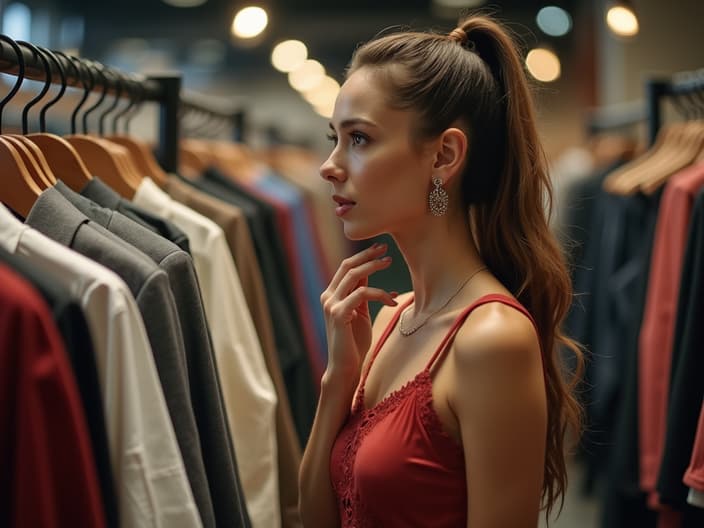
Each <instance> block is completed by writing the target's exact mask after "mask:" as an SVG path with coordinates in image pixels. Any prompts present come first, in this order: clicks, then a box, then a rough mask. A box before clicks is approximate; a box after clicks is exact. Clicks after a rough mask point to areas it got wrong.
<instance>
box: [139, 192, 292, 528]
mask: <svg viewBox="0 0 704 528" xmlns="http://www.w3.org/2000/svg"><path fill="white" fill-rule="evenodd" d="M134 202H135V203H136V204H137V205H139V206H140V207H142V208H144V209H147V210H148V211H150V212H152V213H154V214H157V215H158V216H161V217H164V218H166V219H167V220H170V221H172V222H174V223H175V224H176V225H177V226H178V227H179V228H180V229H183V230H184V232H185V233H186V234H187V236H188V238H189V240H190V243H191V251H192V254H193V262H194V264H195V268H196V273H197V274H198V281H199V284H200V286H201V293H202V295H203V303H204V306H205V313H206V316H207V317H208V322H209V323H210V329H211V332H212V337H213V347H214V350H215V354H216V358H217V359H216V360H217V365H218V375H219V379H220V384H221V387H222V390H223V396H224V400H225V409H226V412H227V415H228V419H229V425H230V431H231V433H232V437H233V443H234V447H235V455H236V457H237V462H238V466H239V470H240V476H241V478H242V486H243V491H244V495H245V499H246V503H247V511H248V513H249V516H250V519H251V521H252V525H253V526H254V527H255V528H259V527H272V528H276V527H277V526H280V524H281V513H280V507H279V496H278V468H277V445H276V424H275V411H276V404H277V400H276V392H275V390H274V386H273V383H272V381H271V377H270V376H269V373H268V372H267V370H266V365H265V364H264V358H263V353H262V350H261V345H260V344H259V340H258V338H257V335H256V331H255V329H254V324H253V322H252V318H251V316H250V314H249V310H248V309H247V303H246V301H245V298H244V294H243V292H242V286H241V284H240V280H239V276H238V275H237V267H236V266H235V263H234V262H233V260H232V255H231V254H230V250H229V249H228V247H227V243H226V242H225V235H224V233H223V231H222V229H220V227H218V226H217V225H216V224H215V223H214V222H213V221H212V220H210V219H208V218H206V217H204V216H203V215H200V214H198V213H196V212H195V211H193V210H192V209H190V208H189V207H186V206H184V205H183V204H180V203H178V202H176V201H174V200H173V199H172V198H171V197H170V196H169V195H168V194H166V193H165V192H164V191H162V190H161V189H159V188H158V187H157V186H156V184H155V183H154V182H153V181H152V180H150V179H149V178H144V179H143V180H142V182H141V184H140V186H139V187H138V189H137V192H136V193H135V195H134Z"/></svg>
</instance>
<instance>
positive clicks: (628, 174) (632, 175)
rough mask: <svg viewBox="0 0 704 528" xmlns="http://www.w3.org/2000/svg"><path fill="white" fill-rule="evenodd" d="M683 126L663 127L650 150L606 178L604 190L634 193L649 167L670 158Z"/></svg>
mask: <svg viewBox="0 0 704 528" xmlns="http://www.w3.org/2000/svg"><path fill="white" fill-rule="evenodd" d="M684 126H685V125H684V124H683V123H674V124H672V125H668V126H666V127H663V128H662V129H661V130H660V132H659V133H658V135H657V137H656V140H655V143H654V145H653V146H652V148H650V149H649V150H648V151H647V152H646V153H645V154H643V155H642V156H640V157H638V158H636V159H635V160H633V161H631V162H630V163H627V164H625V165H624V166H622V167H621V168H619V169H617V170H615V171H614V172H612V173H611V174H610V175H609V176H607V177H606V179H605V180H604V183H603V188H604V190H605V191H607V192H609V193H612V194H618V195H622V196H629V195H632V194H634V193H636V192H637V191H638V190H639V188H640V183H641V181H642V180H643V174H644V171H647V170H648V167H649V166H650V167H653V166H656V165H659V164H660V163H662V162H663V160H665V161H666V160H668V159H670V158H671V156H672V155H673V151H674V150H675V149H676V148H677V143H678V142H679V140H680V137H681V135H682V134H683V130H684Z"/></svg>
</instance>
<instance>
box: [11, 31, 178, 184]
mask: <svg viewBox="0 0 704 528" xmlns="http://www.w3.org/2000/svg"><path fill="white" fill-rule="evenodd" d="M19 48H20V51H21V53H22V60H23V61H24V77H25V78H27V79H32V80H36V81H46V77H47V74H46V69H45V67H44V65H43V64H42V62H41V61H40V59H39V57H38V56H37V55H36V54H35V53H34V52H33V51H32V50H30V49H29V48H27V47H24V46H20V47H19ZM56 59H57V60H58V61H60V62H61V65H62V67H64V70H65V71H66V86H73V87H77V88H81V89H85V87H84V82H85V81H86V79H84V78H81V77H80V76H76V75H74V74H70V73H69V72H71V71H73V72H77V71H78V69H76V68H73V67H72V66H71V65H69V63H68V62H67V60H66V59H65V58H64V57H62V56H60V55H57V56H56ZM79 60H84V59H79ZM91 62H93V63H95V61H91ZM19 63H20V58H19V56H18V55H17V52H16V51H15V50H14V49H13V48H12V46H10V45H9V44H8V43H6V42H3V41H0V72H2V73H8V74H12V75H19ZM49 65H50V66H49V67H50V72H51V83H52V84H60V83H61V77H60V74H59V70H58V67H57V66H56V65H55V64H54V63H53V61H49ZM111 70H112V71H113V72H115V73H117V74H118V75H119V74H121V73H122V72H120V71H119V70H115V69H114V68H111ZM122 76H123V77H125V78H126V77H127V75H125V74H122ZM105 77H106V78H105V79H104V82H103V81H101V82H100V83H99V84H97V83H96V85H95V86H94V87H93V88H92V90H93V91H95V90H98V89H100V90H102V89H103V88H104V87H105V85H107V93H108V94H110V93H112V94H114V93H116V90H117V84H116V81H115V80H114V79H113V80H111V79H109V78H107V77H108V76H105ZM136 82H137V83H138V84H139V92H140V98H139V99H140V102H144V101H149V102H156V103H158V105H159V140H158V143H157V159H158V160H159V162H160V164H161V166H162V168H163V169H164V170H165V171H167V172H175V171H176V170H177V168H178V138H179V129H178V126H179V120H178V108H179V96H180V91H181V75H180V74H178V73H167V74H163V75H154V76H148V77H146V78H145V79H142V80H138V81H136Z"/></svg>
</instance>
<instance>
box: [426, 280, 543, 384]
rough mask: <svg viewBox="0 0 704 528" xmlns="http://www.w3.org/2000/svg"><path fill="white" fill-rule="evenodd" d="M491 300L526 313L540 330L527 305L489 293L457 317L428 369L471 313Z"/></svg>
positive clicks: (431, 359)
mask: <svg viewBox="0 0 704 528" xmlns="http://www.w3.org/2000/svg"><path fill="white" fill-rule="evenodd" d="M490 302H500V303H502V304H506V305H508V306H512V307H513V308H515V309H516V310H518V311H519V312H521V313H522V314H524V315H525V316H526V317H527V318H528V319H530V322H531V323H533V326H534V327H535V330H536V332H537V331H538V327H537V326H536V325H535V321H534V320H533V317H532V316H531V315H530V313H528V310H526V308H525V306H523V305H522V304H521V303H519V302H518V301H517V300H516V299H514V298H512V297H509V296H508V295H503V294H501V293H490V294H488V295H484V296H482V297H480V298H479V299H477V300H476V301H474V302H473V303H472V304H470V305H469V306H468V307H467V308H465V309H464V310H462V313H460V315H459V316H458V317H457V319H455V322H454V323H453V324H452V327H451V328H450V330H449V331H448V332H447V334H445V337H444V338H443V340H442V342H441V343H440V345H439V346H438V348H437V349H436V350H435V353H434V354H433V356H432V357H431V358H430V361H428V365H427V366H426V367H425V370H426V371H430V369H432V368H433V365H434V364H435V362H436V361H437V360H438V358H440V356H441V355H442V354H444V352H445V351H446V350H447V349H448V348H449V346H448V345H449V344H450V343H451V342H452V339H453V338H454V337H455V334H456V333H457V331H458V330H459V328H460V326H462V323H464V321H465V320H466V319H467V317H469V314H471V313H472V312H473V311H474V309H475V308H479V307H480V306H482V305H483V304H487V303H490Z"/></svg>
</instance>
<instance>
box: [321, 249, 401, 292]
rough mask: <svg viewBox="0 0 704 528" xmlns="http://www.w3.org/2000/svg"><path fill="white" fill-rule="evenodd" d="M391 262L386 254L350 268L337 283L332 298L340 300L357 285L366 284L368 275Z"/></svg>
mask: <svg viewBox="0 0 704 528" xmlns="http://www.w3.org/2000/svg"><path fill="white" fill-rule="evenodd" d="M391 262H392V259H391V257H389V256H386V257H382V258H377V259H374V260H370V261H368V262H364V263H363V264H360V265H359V266H356V267H355V268H352V269H351V270H350V271H349V272H347V275H345V276H344V277H343V278H342V280H341V281H340V283H339V284H338V286H337V288H336V289H335V291H334V292H333V295H332V299H336V300H342V299H343V298H345V297H347V295H349V294H350V292H352V291H353V290H354V289H355V288H358V287H359V286H366V285H367V279H368V278H369V276H370V275H372V274H373V273H375V272H377V271H381V270H383V269H385V268H388V267H389V266H390V265H391Z"/></svg>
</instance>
